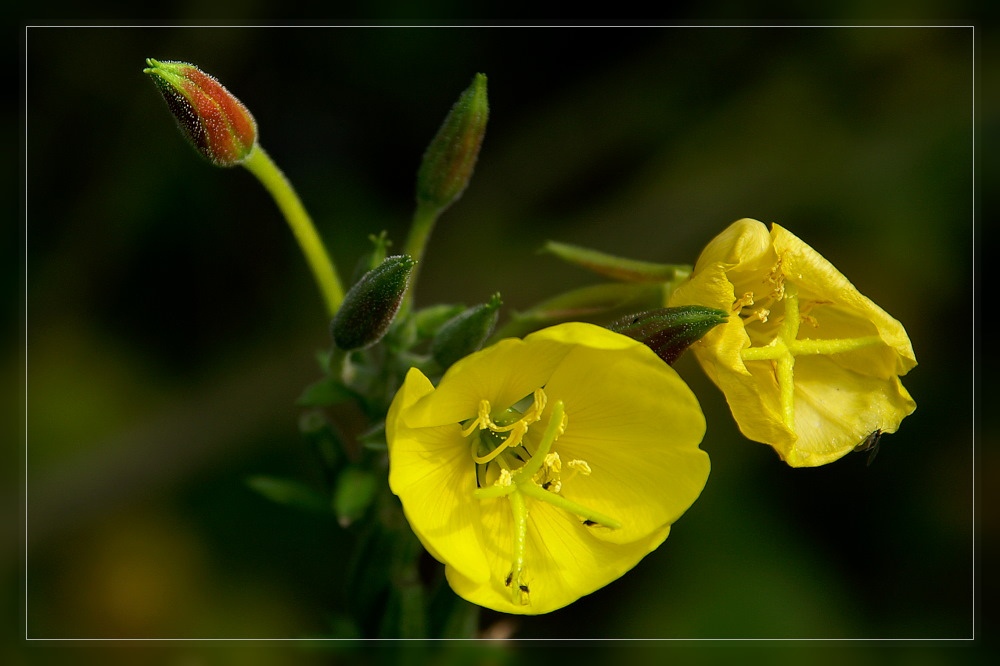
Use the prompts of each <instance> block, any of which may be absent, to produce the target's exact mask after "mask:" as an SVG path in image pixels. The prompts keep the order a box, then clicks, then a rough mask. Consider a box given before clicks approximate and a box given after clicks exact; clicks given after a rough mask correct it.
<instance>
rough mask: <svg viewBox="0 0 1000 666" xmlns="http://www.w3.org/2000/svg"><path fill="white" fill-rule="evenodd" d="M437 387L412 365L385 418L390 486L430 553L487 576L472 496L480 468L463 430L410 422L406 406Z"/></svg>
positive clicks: (478, 576)
mask: <svg viewBox="0 0 1000 666" xmlns="http://www.w3.org/2000/svg"><path fill="white" fill-rule="evenodd" d="M433 390H434V389H433V386H432V385H431V383H430V381H429V380H428V379H427V378H426V377H425V376H424V375H423V373H421V372H420V371H419V370H417V369H416V368H411V369H410V371H409V372H408V373H407V375H406V380H405V381H404V383H403V386H402V388H401V389H400V390H399V392H398V393H397V394H396V397H395V399H394V400H393V404H392V406H391V407H390V409H389V413H388V417H387V419H386V438H387V440H388V442H389V443H390V444H389V446H390V456H389V463H390V464H389V487H390V488H391V490H392V492H394V493H395V494H396V495H398V496H399V498H400V501H401V502H402V504H403V511H404V512H405V514H406V519H407V520H408V521H409V523H410V526H411V527H412V528H413V532H414V533H415V534H416V535H417V537H418V538H419V539H420V541H421V542H422V543H423V544H424V546H425V547H426V548H427V550H428V552H430V553H431V555H433V556H434V557H435V558H436V559H438V560H439V561H441V562H451V563H454V564H455V566H457V568H458V569H459V570H461V572H462V574H463V575H465V576H467V577H469V578H470V579H472V580H476V581H483V580H486V579H487V578H488V577H489V575H490V574H489V569H488V568H487V566H486V561H485V559H484V557H483V554H482V546H481V545H480V541H481V539H482V521H481V519H480V515H479V513H480V512H479V503H478V502H476V501H475V500H473V499H472V492H473V490H475V488H476V476H475V468H474V467H473V466H472V465H470V462H469V453H468V446H467V445H466V444H465V441H464V438H463V437H462V435H461V429H460V428H459V427H458V425H457V424H452V425H450V426H439V427H434V428H422V429H420V430H419V431H417V430H414V429H412V428H410V427H408V426H407V425H406V423H405V412H406V410H407V409H409V408H410V407H412V405H413V403H414V402H416V401H417V400H419V399H420V398H421V397H422V396H424V395H427V393H428V392H429V391H433Z"/></svg>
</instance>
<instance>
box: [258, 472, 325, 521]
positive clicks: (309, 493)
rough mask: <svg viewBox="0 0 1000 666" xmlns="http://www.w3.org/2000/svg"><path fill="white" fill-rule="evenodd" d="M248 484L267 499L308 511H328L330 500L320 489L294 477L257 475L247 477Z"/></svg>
mask: <svg viewBox="0 0 1000 666" xmlns="http://www.w3.org/2000/svg"><path fill="white" fill-rule="evenodd" d="M246 484H247V486H249V487H250V488H251V489H253V490H255V491H257V492H258V493H260V494H261V495H263V496H264V497H266V498H267V499H269V500H271V501H272V502H276V503H278V504H283V505H285V506H289V507H292V508H296V509H305V510H306V511H314V512H320V513H323V512H327V511H329V502H328V500H327V499H326V497H324V496H323V494H322V493H320V492H319V491H318V490H316V489H314V488H312V487H310V486H307V485H305V484H304V483H301V482H299V481H294V480H292V479H284V478H278V477H273V476H265V475H256V476H251V477H248V478H247V479H246Z"/></svg>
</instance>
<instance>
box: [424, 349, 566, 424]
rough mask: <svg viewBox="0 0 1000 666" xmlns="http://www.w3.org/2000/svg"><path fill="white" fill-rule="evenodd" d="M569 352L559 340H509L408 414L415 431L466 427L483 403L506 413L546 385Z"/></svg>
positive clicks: (463, 367) (475, 357) (462, 364)
mask: <svg viewBox="0 0 1000 666" xmlns="http://www.w3.org/2000/svg"><path fill="white" fill-rule="evenodd" d="M568 352H569V347H567V346H565V345H562V344H560V343H559V342H558V341H552V340H544V339H542V340H540V341H538V343H536V344H529V343H527V341H526V340H518V339H517V338H508V339H506V340H501V341H500V342H498V343H497V344H495V345H493V346H491V347H488V348H487V349H484V350H482V351H478V352H475V353H473V354H470V355H469V356H466V357H465V358H464V359H462V360H460V361H458V362H457V363H455V364H454V365H452V366H451V368H449V369H448V371H447V372H446V373H445V375H444V377H442V379H441V382H440V383H439V385H438V388H437V390H436V391H434V392H433V393H431V394H429V395H427V396H426V397H424V398H423V399H421V400H420V401H418V403H417V404H415V405H414V406H413V409H411V410H409V411H408V415H407V417H406V419H407V422H408V423H409V424H410V425H411V426H412V427H414V428H419V427H427V426H436V425H442V424H445V423H460V422H461V421H464V420H466V419H469V418H472V417H474V416H476V414H477V413H478V410H479V402H480V400H489V402H490V405H491V406H492V407H493V409H494V411H495V412H496V411H503V410H504V409H507V408H508V407H510V406H511V405H514V404H515V403H517V402H518V401H519V400H521V399H522V398H524V397H526V396H528V395H530V394H531V392H532V391H534V390H535V389H536V388H538V387H539V386H543V385H544V384H545V382H546V380H547V379H548V378H549V376H550V375H551V374H552V370H553V369H554V368H555V367H556V365H558V364H559V361H560V360H562V357H563V356H565V355H566V354H567V353H568Z"/></svg>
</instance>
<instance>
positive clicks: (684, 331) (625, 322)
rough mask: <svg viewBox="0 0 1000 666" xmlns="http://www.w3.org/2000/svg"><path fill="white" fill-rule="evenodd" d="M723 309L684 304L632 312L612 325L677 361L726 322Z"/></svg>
mask: <svg viewBox="0 0 1000 666" xmlns="http://www.w3.org/2000/svg"><path fill="white" fill-rule="evenodd" d="M727 316H728V315H727V314H726V313H725V312H724V311H722V310H716V309H715V308H707V307H704V306H701V305H682V306H680V307H674V308H662V309H659V310H650V311H649V312H640V313H638V314H634V315H629V316H628V317H625V318H623V319H619V320H618V321H616V322H614V323H613V324H611V325H610V326H608V328H610V329H611V330H612V331H615V332H616V333H621V334H622V335H627V336H628V337H630V338H632V339H633V340H638V341H639V342H641V343H643V344H644V345H646V346H647V347H649V348H650V349H652V350H653V351H654V352H656V355H657V356H659V357H660V358H661V359H663V360H664V361H665V362H666V363H668V364H670V365H673V363H674V361H676V360H677V358H678V357H679V356H680V355H681V353H682V352H683V351H684V350H685V349H687V348H688V347H690V346H691V345H692V344H694V343H695V342H697V341H698V340H700V339H701V338H702V336H704V335H705V334H706V333H708V332H709V331H710V330H712V329H713V328H715V327H716V326H718V325H719V324H723V323H725V322H726V318H727Z"/></svg>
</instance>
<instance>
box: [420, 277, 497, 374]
mask: <svg viewBox="0 0 1000 666" xmlns="http://www.w3.org/2000/svg"><path fill="white" fill-rule="evenodd" d="M502 304H503V301H501V300H500V294H493V297H492V298H490V300H489V302H488V303H482V304H480V305H477V306H475V307H472V308H469V309H468V310H466V311H465V312H462V313H461V314H458V315H456V316H455V317H452V318H451V319H450V320H449V321H448V322H447V323H446V324H445V325H444V326H442V327H441V330H439V331H438V333H437V335H435V336H434V341H433V342H431V354H432V355H433V356H434V360H435V361H437V362H438V363H440V364H441V366H442V367H445V368H447V367H448V366H450V365H451V364H452V363H454V362H455V361H457V360H458V359H460V358H463V357H465V356H468V355H469V354H471V353H472V352H474V351H477V350H478V349H479V348H480V347H482V346H483V343H484V342H486V338H488V337H490V333H492V332H493V328H494V327H495V326H496V325H497V319H499V317H500V306H501V305H502Z"/></svg>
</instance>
